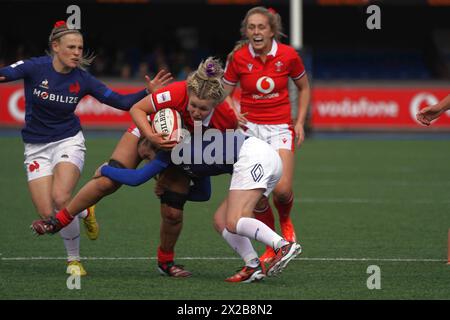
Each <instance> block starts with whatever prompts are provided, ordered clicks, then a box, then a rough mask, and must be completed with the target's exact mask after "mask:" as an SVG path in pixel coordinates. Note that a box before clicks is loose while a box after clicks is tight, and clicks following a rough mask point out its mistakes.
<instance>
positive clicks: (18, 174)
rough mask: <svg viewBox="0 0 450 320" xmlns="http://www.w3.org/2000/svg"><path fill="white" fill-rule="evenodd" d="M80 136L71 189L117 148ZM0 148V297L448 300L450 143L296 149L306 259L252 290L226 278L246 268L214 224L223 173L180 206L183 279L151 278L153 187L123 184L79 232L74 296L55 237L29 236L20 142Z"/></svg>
mask: <svg viewBox="0 0 450 320" xmlns="http://www.w3.org/2000/svg"><path fill="white" fill-rule="evenodd" d="M86 136H87V147H88V152H87V159H86V165H85V170H84V173H83V176H82V180H81V181H80V183H79V185H78V187H80V186H81V185H82V184H84V182H86V181H87V180H88V179H89V178H90V176H91V174H92V173H93V172H94V170H95V168H96V167H97V166H98V165H99V164H101V163H102V162H103V161H105V160H107V159H108V157H109V155H110V154H111V151H112V150H113V148H114V145H115V143H116V141H117V140H118V138H116V137H110V138H99V137H95V136H90V135H89V134H87V135H86ZM0 144H1V147H2V148H1V150H2V151H1V154H0V189H1V198H0V212H1V215H0V219H1V223H0V236H1V241H0V253H1V256H0V257H1V261H0V299H182V300H191V299H192V300H194V299H214V300H216V299H217V300H218V299H230V300H239V299H257V300H264V299H450V286H449V279H450V266H448V265H447V264H446V261H447V233H448V229H449V228H450V196H449V195H450V193H449V190H450V161H449V160H450V143H449V141H448V140H404V139H403V140H402V139H393V140H382V139H380V140H377V139H370V140H364V139H309V140H307V141H306V142H305V143H304V145H303V147H302V148H301V149H300V150H299V151H298V152H297V153H296V172H295V180H294V190H295V194H296V202H295V205H294V208H293V214H292V216H293V220H294V222H295V225H296V228H297V234H298V237H299V240H300V242H301V243H302V245H303V249H304V253H303V254H302V255H301V256H300V257H299V258H297V259H296V260H294V261H293V262H291V264H290V265H289V266H288V268H287V269H286V270H285V271H284V272H283V273H282V274H281V275H280V276H279V277H276V278H268V279H266V280H265V281H263V282H260V283H254V284H250V285H245V284H229V283H226V282H224V281H223V280H224V279H225V278H226V277H228V276H230V275H231V274H233V273H234V272H235V271H236V270H237V269H238V268H239V267H240V266H241V264H242V263H241V261H240V260H239V259H237V256H236V255H235V254H234V253H233V252H232V251H231V249H230V248H229V247H228V245H227V244H226V243H225V242H224V241H223V240H222V238H221V237H220V236H219V235H218V234H217V233H216V232H215V231H214V230H213V227H212V216H213V213H214V210H215V208H216V207H217V206H218V204H219V203H220V201H221V200H222V199H223V197H224V195H225V194H226V192H227V186H228V182H229V177H228V176H221V177H215V178H214V179H213V196H212V199H211V200H210V201H209V202H208V203H200V204H198V203H188V204H187V205H186V208H185V223H184V229H183V232H182V235H181V238H180V240H179V242H178V244H177V248H176V249H177V250H176V253H177V256H176V258H177V260H176V261H177V262H178V263H180V264H183V265H185V266H186V267H187V268H188V269H189V270H190V271H192V272H193V276H192V277H191V278H189V279H181V280H180V279H170V278H165V277H162V276H160V275H159V274H158V272H157V271H156V260H155V256H156V247H157V244H158V238H159V223H160V217H159V202H158V201H157V199H156V198H155V196H154V195H153V182H151V183H148V184H146V185H143V186H140V187H137V188H131V187H122V188H121V189H120V190H119V191H118V192H116V193H115V194H113V195H112V196H109V197H107V198H105V199H104V200H103V201H101V202H100V204H99V205H98V207H97V217H98V220H99V223H100V225H101V234H100V238H99V239H98V240H97V241H89V240H88V239H87V237H86V236H85V235H84V234H82V239H81V255H82V256H83V257H87V259H85V260H84V266H85V268H86V269H87V271H88V273H89V275H88V276H87V277H83V278H82V279H81V289H80V290H69V289H67V286H66V280H67V275H66V274H65V273H64V272H65V261H64V259H61V258H63V257H64V255H65V252H64V248H63V244H62V241H61V239H60V237H59V236H58V235H55V236H52V237H50V236H45V237H40V238H37V237H35V236H34V235H32V234H31V231H30V230H29V225H30V223H31V221H32V220H34V219H35V218H36V214H35V212H34V208H33V205H32V203H31V200H30V196H29V194H28V190H27V185H26V179H25V172H24V170H23V165H22V161H23V145H22V143H21V141H20V139H19V138H6V137H3V138H0ZM256 247H257V248H258V250H259V252H261V251H262V250H263V247H262V246H261V245H257V246H256ZM33 257H42V258H41V259H32V258H33ZM44 258H45V259H44ZM370 265H377V266H379V267H380V270H381V278H380V279H381V289H379V290H377V289H374V290H369V289H368V288H367V285H366V283H367V279H368V277H369V276H370V274H368V273H367V268H368V267H369V266H370Z"/></svg>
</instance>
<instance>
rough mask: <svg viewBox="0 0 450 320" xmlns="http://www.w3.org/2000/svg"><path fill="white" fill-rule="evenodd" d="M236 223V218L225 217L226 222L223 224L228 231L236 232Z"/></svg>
mask: <svg viewBox="0 0 450 320" xmlns="http://www.w3.org/2000/svg"><path fill="white" fill-rule="evenodd" d="M236 225H237V221H236V219H227V221H226V224H225V228H227V230H228V231H229V232H232V233H237V232H236Z"/></svg>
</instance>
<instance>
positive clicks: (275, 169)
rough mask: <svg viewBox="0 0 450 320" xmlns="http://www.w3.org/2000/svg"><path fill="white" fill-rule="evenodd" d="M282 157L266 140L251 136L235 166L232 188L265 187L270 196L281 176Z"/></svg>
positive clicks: (266, 194) (265, 192) (266, 193)
mask: <svg viewBox="0 0 450 320" xmlns="http://www.w3.org/2000/svg"><path fill="white" fill-rule="evenodd" d="M282 171H283V164H282V162H281V158H280V156H279V155H278V153H277V151H275V150H274V149H273V148H272V147H271V146H269V145H268V144H267V143H266V142H264V141H262V140H260V139H257V138H255V137H250V138H248V139H247V140H245V142H244V143H243V144H242V147H241V150H240V151H239V156H238V160H237V162H236V163H235V164H234V166H233V174H232V176H231V184H230V190H252V189H265V191H264V196H266V197H268V196H269V194H270V193H271V192H272V191H273V189H274V188H275V186H276V184H277V183H278V181H279V180H280V178H281V173H282Z"/></svg>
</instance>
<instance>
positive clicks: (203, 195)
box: [188, 177, 211, 201]
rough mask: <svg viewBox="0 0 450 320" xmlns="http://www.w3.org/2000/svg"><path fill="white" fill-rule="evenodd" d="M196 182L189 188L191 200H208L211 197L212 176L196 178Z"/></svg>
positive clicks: (189, 198) (194, 180)
mask: <svg viewBox="0 0 450 320" xmlns="http://www.w3.org/2000/svg"><path fill="white" fill-rule="evenodd" d="M192 182H193V183H194V184H193V185H192V186H191V188H190V189H189V194H188V200H189V201H208V200H209V199H210V198H211V178H210V177H203V178H195V179H192Z"/></svg>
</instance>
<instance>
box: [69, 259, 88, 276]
mask: <svg viewBox="0 0 450 320" xmlns="http://www.w3.org/2000/svg"><path fill="white" fill-rule="evenodd" d="M66 273H67V274H71V275H79V276H85V275H87V272H86V270H85V269H84V268H83V265H82V264H81V262H80V261H77V260H74V261H69V262H68V264H67V270H66Z"/></svg>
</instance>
